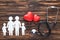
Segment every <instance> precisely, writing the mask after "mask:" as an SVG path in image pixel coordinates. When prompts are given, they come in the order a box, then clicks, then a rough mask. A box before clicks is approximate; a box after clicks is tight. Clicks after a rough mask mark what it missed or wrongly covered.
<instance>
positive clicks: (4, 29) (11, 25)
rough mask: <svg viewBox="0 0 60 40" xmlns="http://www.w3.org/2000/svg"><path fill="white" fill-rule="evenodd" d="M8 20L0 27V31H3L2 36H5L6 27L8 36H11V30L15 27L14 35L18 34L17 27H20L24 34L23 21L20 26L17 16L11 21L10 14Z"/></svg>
mask: <svg viewBox="0 0 60 40" xmlns="http://www.w3.org/2000/svg"><path fill="white" fill-rule="evenodd" d="M8 19H9V21H8V23H7V26H6V23H3V27H2V32H3V36H6V32H7V30H6V28H7V29H8V32H9V36H13V31H14V29H15V36H19V33H20V32H19V29H20V28H21V29H22V35H25V30H26V28H25V26H24V23H22V26H21V22H20V21H19V16H15V21H14V22H13V17H12V16H10V17H9V18H8Z"/></svg>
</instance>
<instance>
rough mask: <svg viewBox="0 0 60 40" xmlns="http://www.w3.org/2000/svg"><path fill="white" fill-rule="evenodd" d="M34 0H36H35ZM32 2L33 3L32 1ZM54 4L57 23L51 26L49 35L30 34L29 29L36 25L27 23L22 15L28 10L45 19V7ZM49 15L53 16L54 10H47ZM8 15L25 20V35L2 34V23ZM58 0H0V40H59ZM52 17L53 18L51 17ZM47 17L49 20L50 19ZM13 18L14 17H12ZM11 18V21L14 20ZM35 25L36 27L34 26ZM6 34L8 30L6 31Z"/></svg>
mask: <svg viewBox="0 0 60 40" xmlns="http://www.w3.org/2000/svg"><path fill="white" fill-rule="evenodd" d="M35 1H36V2H35ZM32 2H34V3H32ZM29 5H30V6H29ZM49 6H56V7H59V15H58V20H57V25H56V26H55V27H54V28H52V26H51V28H52V29H51V30H52V32H51V35H50V36H49V37H42V36H39V35H36V34H31V33H30V31H31V29H32V28H36V29H37V26H36V25H34V24H33V23H32V25H28V23H27V22H25V21H24V20H23V15H25V14H26V13H27V12H28V11H32V13H33V14H37V15H39V16H40V17H41V20H45V19H46V14H47V7H49ZM49 12H50V16H49V17H55V16H54V13H56V10H55V9H54V11H53V10H49ZM9 16H13V17H15V16H19V17H20V21H21V22H25V23H26V26H30V27H26V28H27V30H26V35H25V36H21V33H20V36H19V37H16V36H14V35H13V36H11V37H10V36H5V37H4V36H3V35H2V30H1V28H2V24H3V23H4V22H5V23H7V22H8V17H9ZM59 17H60V0H0V40H60V18H59ZM51 19H53V18H51ZM51 19H49V21H51ZM14 20H15V19H14ZM14 20H13V21H14ZM35 26H36V27H35ZM20 32H21V31H20ZM7 35H8V32H7Z"/></svg>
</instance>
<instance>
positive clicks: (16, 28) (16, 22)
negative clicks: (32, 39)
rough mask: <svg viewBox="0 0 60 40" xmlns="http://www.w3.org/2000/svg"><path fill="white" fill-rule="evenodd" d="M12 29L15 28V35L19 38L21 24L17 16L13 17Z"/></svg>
mask: <svg viewBox="0 0 60 40" xmlns="http://www.w3.org/2000/svg"><path fill="white" fill-rule="evenodd" d="M14 27H15V35H16V36H19V28H21V22H20V21H19V16H16V17H15V22H14Z"/></svg>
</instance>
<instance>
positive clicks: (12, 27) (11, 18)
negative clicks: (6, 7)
mask: <svg viewBox="0 0 60 40" xmlns="http://www.w3.org/2000/svg"><path fill="white" fill-rule="evenodd" d="M12 20H13V17H12V16H10V17H9V21H8V23H7V28H8V31H9V36H12V35H13V31H14V23H13V21H12Z"/></svg>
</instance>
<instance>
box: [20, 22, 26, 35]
mask: <svg viewBox="0 0 60 40" xmlns="http://www.w3.org/2000/svg"><path fill="white" fill-rule="evenodd" d="M24 25H25V24H24V23H22V27H21V28H22V35H25V30H26V28H25V26H24Z"/></svg>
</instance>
